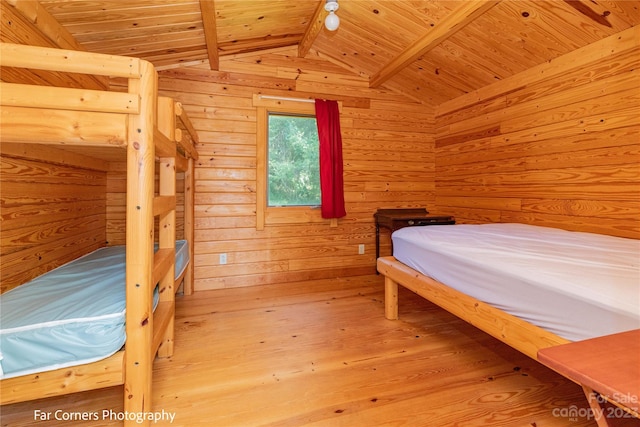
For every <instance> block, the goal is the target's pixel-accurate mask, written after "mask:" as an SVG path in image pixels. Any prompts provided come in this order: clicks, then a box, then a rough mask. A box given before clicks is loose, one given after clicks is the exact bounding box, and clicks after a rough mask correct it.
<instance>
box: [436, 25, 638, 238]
mask: <svg viewBox="0 0 640 427" xmlns="http://www.w3.org/2000/svg"><path fill="white" fill-rule="evenodd" d="M638 30H639V29H638V28H631V29H630V30H627V31H624V32H622V33H620V34H618V35H615V36H614V37H610V38H608V39H605V40H602V41H601V42H598V43H594V44H592V45H590V46H587V47H586V48H583V49H580V50H578V51H574V52H573V53H570V54H568V55H565V56H563V57H561V58H558V59H556V60H554V61H551V62H550V63H548V64H543V65H541V66H539V67H535V68H533V69H530V70H528V71H526V72H523V73H520V74H518V75H516V76H514V77H513V78H509V79H506V80H504V81H502V82H498V83H496V84H493V85H492V86H489V87H486V88H484V89H482V90H479V91H476V92H473V93H470V94H468V95H466V96H463V97H460V98H458V99H455V100H453V101H451V102H447V103H444V104H442V105H440V106H439V107H438V108H437V113H436V123H437V136H436V195H437V198H436V203H437V205H438V208H439V209H441V210H444V211H447V212H451V213H452V214H453V215H455V216H456V218H457V219H458V220H459V221H460V222H474V223H482V222H520V223H530V224H538V225H546V226H552V227H558V228H565V229H570V230H578V231H589V232H596V233H603V234H611V235H615V236H622V237H632V238H640V71H639V67H640V46H639V44H640V36H639V34H640V32H639V31H638Z"/></svg>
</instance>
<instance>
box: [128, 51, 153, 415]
mask: <svg viewBox="0 0 640 427" xmlns="http://www.w3.org/2000/svg"><path fill="white" fill-rule="evenodd" d="M129 93H132V94H138V95H139V96H140V111H139V113H138V114H131V115H130V116H129V126H128V136H127V141H128V145H127V208H126V212H127V220H126V227H127V230H126V261H127V272H126V299H127V314H126V322H127V324H126V333H127V343H126V347H125V357H124V410H125V411H127V412H133V413H141V412H145V411H149V410H151V374H152V363H153V354H151V352H152V350H151V347H152V338H153V316H152V301H153V299H152V297H151V295H152V292H153V287H154V286H155V284H154V283H152V268H153V240H154V238H153V231H154V230H153V228H154V221H153V218H154V216H153V196H154V190H153V189H154V181H155V171H154V169H155V149H154V145H153V133H154V117H155V114H156V111H157V110H156V108H157V107H156V101H157V73H156V71H155V69H154V68H153V66H152V65H151V64H150V63H148V62H146V61H141V63H140V78H139V79H135V78H132V79H130V80H129ZM125 424H129V425H134V424H135V421H126V422H125ZM138 425H139V424H138ZM147 425H148V423H147Z"/></svg>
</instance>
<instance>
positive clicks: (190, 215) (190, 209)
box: [183, 158, 196, 295]
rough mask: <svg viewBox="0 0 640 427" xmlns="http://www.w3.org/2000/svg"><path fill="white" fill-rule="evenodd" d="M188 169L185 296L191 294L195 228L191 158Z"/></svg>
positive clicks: (193, 179)
mask: <svg viewBox="0 0 640 427" xmlns="http://www.w3.org/2000/svg"><path fill="white" fill-rule="evenodd" d="M188 163H189V167H188V168H187V170H186V172H185V173H184V234H185V235H184V238H185V239H186V240H187V242H189V263H188V264H187V272H186V273H185V275H184V285H183V290H184V294H185V295H191V294H192V293H193V285H194V283H193V273H194V271H193V270H194V269H193V262H194V256H195V255H194V254H195V251H194V247H193V246H194V242H193V239H194V235H195V233H194V226H195V224H194V223H195V212H194V207H195V193H194V191H195V185H196V183H195V171H194V167H195V162H194V161H193V158H189V159H188Z"/></svg>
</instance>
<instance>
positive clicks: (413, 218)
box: [373, 208, 456, 259]
mask: <svg viewBox="0 0 640 427" xmlns="http://www.w3.org/2000/svg"><path fill="white" fill-rule="evenodd" d="M373 217H374V218H375V220H376V259H377V258H378V257H380V227H384V228H386V229H388V230H389V231H390V232H391V233H393V232H394V231H396V230H399V229H401V228H404V227H415V226H424V225H445V224H455V223H456V220H455V218H454V217H452V216H449V215H429V211H427V210H426V209H424V208H419V209H416V208H407V209H378V210H377V211H376V213H374V214H373ZM392 248H393V243H392Z"/></svg>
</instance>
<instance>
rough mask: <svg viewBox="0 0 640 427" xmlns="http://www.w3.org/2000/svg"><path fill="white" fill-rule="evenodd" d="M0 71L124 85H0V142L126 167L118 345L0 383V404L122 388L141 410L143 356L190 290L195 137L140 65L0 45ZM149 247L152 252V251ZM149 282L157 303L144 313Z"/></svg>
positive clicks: (146, 380)
mask: <svg viewBox="0 0 640 427" xmlns="http://www.w3.org/2000/svg"><path fill="white" fill-rule="evenodd" d="M0 65H1V66H2V67H3V70H7V71H9V72H10V71H11V70H12V69H14V68H22V69H29V70H35V71H34V73H36V74H37V73H39V72H40V71H38V70H44V71H53V72H63V73H74V74H71V76H72V77H71V78H72V79H76V81H82V79H105V78H115V79H116V80H117V79H125V80H126V82H127V89H126V91H125V92H114V91H102V90H89V89H71V88H61V87H49V86H47V87H43V86H39V85H30V84H29V85H25V84H16V83H0V85H1V86H0V93H1V102H0V104H1V106H0V108H1V114H2V121H1V122H0V126H2V139H3V143H7V142H9V143H17V144H24V143H35V144H59V145H60V144H62V145H64V146H66V147H75V148H77V147H79V146H83V147H91V148H89V150H99V149H100V148H96V147H102V149H104V148H105V147H108V148H110V149H111V150H117V149H119V150H121V151H122V153H123V154H122V157H123V158H125V157H126V162H127V167H126V168H127V173H126V174H127V195H126V205H127V207H126V306H127V311H126V333H127V342H126V346H125V348H124V349H123V350H122V351H120V352H118V353H116V354H115V355H113V356H111V357H109V358H107V359H104V360H102V361H99V362H95V363H90V364H85V365H80V366H75V367H71V368H64V369H59V370H55V371H50V372H43V373H40V374H34V375H25V376H22V377H16V378H10V379H6V380H3V381H2V382H1V383H0V387H1V388H2V393H1V400H0V404H9V403H15V402H21V401H26V400H33V399H39V398H45V397H50V396H57V395H62V394H67V393H74V392H78V391H85V390H92V389H96V388H103V387H110V386H114V385H121V384H123V385H124V410H125V411H127V412H134V413H140V412H148V411H150V410H151V400H152V399H151V386H152V377H151V375H152V368H153V360H154V358H155V356H156V354H157V355H158V356H160V357H168V356H171V354H172V353H173V330H174V315H175V292H176V290H177V289H178V286H179V284H180V283H181V282H183V283H184V285H183V286H184V292H185V293H187V294H188V293H190V292H191V291H192V289H193V268H192V264H193V212H194V210H193V204H194V203H193V190H194V185H193V179H194V178H193V167H194V160H196V159H197V158H198V154H197V151H196V149H195V146H194V143H197V142H198V137H197V134H196V132H195V130H194V128H193V126H192V124H191V122H190V121H189V119H188V117H187V116H186V115H185V113H184V111H183V109H182V107H181V105H180V104H179V103H177V102H174V101H173V100H172V99H171V98H166V97H159V96H158V88H157V86H158V74H157V72H156V70H155V69H154V67H153V66H152V65H151V64H150V63H148V62H146V61H142V60H139V59H136V58H129V57H120V56H111V55H101V54H94V53H88V52H79V51H72V50H61V49H51V48H41V47H34V46H25V45H15V44H8V43H0ZM7 67H10V68H7ZM78 75H82V76H83V77H81V78H78V77H75V76H78ZM96 76H97V77H96ZM9 145H16V144H9ZM125 153H126V154H125ZM156 163H157V165H158V170H156ZM177 170H178V171H184V182H185V190H184V200H185V214H184V215H185V218H184V224H185V232H184V234H185V236H184V237H185V239H186V240H187V241H188V243H189V251H190V262H189V264H188V267H187V269H186V270H185V273H183V274H182V275H181V277H180V278H179V279H178V280H175V278H174V274H175V271H174V270H175V241H176V171H177ZM157 177H158V180H159V184H158V190H157V194H156V189H155V188H154V187H155V184H156V178H157ZM156 217H158V220H157V223H156V220H155V218H156ZM156 227H157V229H158V233H157V238H156V237H155V236H154V235H155V234H156V233H155V229H156ZM154 241H156V242H157V243H158V246H159V250H158V251H157V252H155V253H154ZM158 283H159V284H160V302H159V304H158V306H157V308H156V309H155V311H153V310H152V300H153V297H152V295H153V289H154V288H155V285H156V284H158ZM131 423H133V421H132V422H131ZM136 425H138V424H136Z"/></svg>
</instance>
